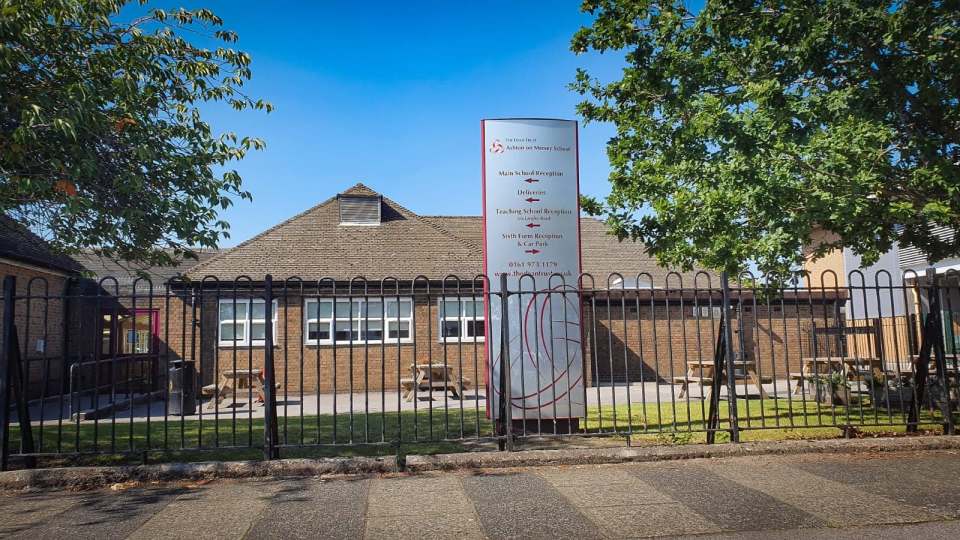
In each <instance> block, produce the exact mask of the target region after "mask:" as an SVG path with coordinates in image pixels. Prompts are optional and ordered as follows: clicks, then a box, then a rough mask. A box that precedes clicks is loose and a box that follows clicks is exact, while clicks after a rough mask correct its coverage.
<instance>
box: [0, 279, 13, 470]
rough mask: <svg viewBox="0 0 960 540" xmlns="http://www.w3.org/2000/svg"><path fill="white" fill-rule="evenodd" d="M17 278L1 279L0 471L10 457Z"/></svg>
mask: <svg viewBox="0 0 960 540" xmlns="http://www.w3.org/2000/svg"><path fill="white" fill-rule="evenodd" d="M16 286H17V278H15V277H13V276H6V277H5V278H3V328H2V334H0V335H2V345H0V471H5V470H7V461H8V459H9V457H10V389H11V386H12V385H11V383H10V356H11V355H10V349H11V345H12V341H13V335H14V332H16V327H15V326H14V305H15V304H14V299H13V295H14V293H15V292H16Z"/></svg>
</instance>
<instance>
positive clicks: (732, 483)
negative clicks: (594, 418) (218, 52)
mask: <svg viewBox="0 0 960 540" xmlns="http://www.w3.org/2000/svg"><path fill="white" fill-rule="evenodd" d="M957 478H960V454H958V453H957V452H953V451H938V452H913V453H886V454H858V455H846V454H842V455H836V454H833V455H823V454H818V455H793V456H762V457H757V456H754V457H737V458H724V459H699V460H689V461H680V462H678V461H666V462H655V463H633V464H620V465H585V466H570V467H535V468H524V469H501V470H496V471H487V472H482V471H471V472H450V473H423V474H419V475H415V476H402V475H398V476H395V477H378V478H335V479H316V478H313V479H285V480H259V481H257V480H243V481H240V480H233V481H228V480H219V481H214V482H210V483H205V484H204V483H179V484H172V485H147V486H132V487H128V488H127V487H125V488H123V489H117V490H100V491H93V492H82V493H71V492H50V491H38V492H25V493H7V494H3V495H0V509H2V511H0V536H3V537H8V536H9V537H14V538H61V537H70V538H98V539H100V538H144V539H146V538H185V537H200V538H578V539H588V538H628V537H650V536H686V535H704V537H708V538H713V537H718V538H728V537H746V538H862V537H873V538H911V539H913V538H916V537H923V538H925V539H935V538H958V537H960V521H955V520H958V519H960V497H958V496H957V495H958V492H960V487H958V485H957V482H956V479H957Z"/></svg>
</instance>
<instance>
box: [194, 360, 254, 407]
mask: <svg viewBox="0 0 960 540" xmlns="http://www.w3.org/2000/svg"><path fill="white" fill-rule="evenodd" d="M204 390H205V391H209V392H210V393H211V394H213V393H215V394H216V395H215V396H213V399H211V400H210V401H209V403H207V405H206V406H205V407H204V408H205V409H207V410H215V409H216V408H217V407H218V406H219V405H220V402H221V401H223V400H224V399H226V398H227V396H230V397H231V398H232V399H233V400H234V401H236V400H237V396H238V395H240V396H243V395H246V396H248V397H249V396H250V395H251V394H252V395H253V396H256V398H257V399H259V400H260V401H261V403H262V402H263V399H264V393H263V379H261V378H260V370H259V369H230V370H227V371H221V372H220V384H219V385H217V386H216V387H214V386H213V385H209V386H206V387H204Z"/></svg>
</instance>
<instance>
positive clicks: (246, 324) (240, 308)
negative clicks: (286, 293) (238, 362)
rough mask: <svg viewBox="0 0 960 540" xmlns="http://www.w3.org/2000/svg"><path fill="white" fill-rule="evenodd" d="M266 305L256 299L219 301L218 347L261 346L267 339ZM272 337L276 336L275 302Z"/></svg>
mask: <svg viewBox="0 0 960 540" xmlns="http://www.w3.org/2000/svg"><path fill="white" fill-rule="evenodd" d="M266 311H267V310H266V304H265V302H264V301H263V300H258V299H256V298H253V299H250V298H237V299H236V300H234V299H232V298H229V299H221V300H220V324H219V326H220V329H219V331H220V345H221V346H227V347H230V346H245V345H259V346H263V344H264V342H265V340H266V338H267V323H266ZM272 323H273V324H272V327H273V335H274V337H276V335H277V301H276V300H274V301H273V321H272Z"/></svg>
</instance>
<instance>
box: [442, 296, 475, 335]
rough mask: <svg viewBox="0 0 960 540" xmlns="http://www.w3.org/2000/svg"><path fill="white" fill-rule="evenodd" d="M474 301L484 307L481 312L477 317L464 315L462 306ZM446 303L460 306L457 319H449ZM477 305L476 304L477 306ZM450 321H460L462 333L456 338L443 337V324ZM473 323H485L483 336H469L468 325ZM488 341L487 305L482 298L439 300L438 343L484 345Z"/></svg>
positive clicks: (454, 297) (444, 298) (447, 298)
mask: <svg viewBox="0 0 960 540" xmlns="http://www.w3.org/2000/svg"><path fill="white" fill-rule="evenodd" d="M469 300H472V301H474V302H476V303H477V304H479V305H480V306H482V307H481V308H480V311H479V312H475V315H464V314H463V309H462V307H461V306H462V305H464V304H465V303H466V301H469ZM444 303H446V304H448V305H449V304H454V305H457V304H460V305H458V310H457V311H458V313H457V316H456V317H453V316H450V317H448V316H447V314H446V312H445V311H444V309H443V308H444V307H445V306H444ZM475 305H476V304H475ZM448 321H458V323H459V325H460V331H459V332H458V333H459V335H458V336H454V337H445V336H444V335H443V323H445V322H448ZM472 321H478V322H479V321H482V322H483V335H482V336H468V335H466V334H467V325H468V323H469V322H472ZM486 340H487V312H486V304H485V303H484V302H483V297H482V296H461V297H459V298H457V297H456V296H445V297H440V298H437V341H439V342H440V343H483V342H485V341H486Z"/></svg>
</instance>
